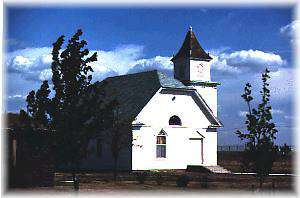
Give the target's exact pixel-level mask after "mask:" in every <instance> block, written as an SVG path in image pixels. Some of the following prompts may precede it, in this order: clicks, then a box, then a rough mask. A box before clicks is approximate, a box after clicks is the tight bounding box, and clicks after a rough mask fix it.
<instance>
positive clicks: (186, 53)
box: [171, 26, 212, 62]
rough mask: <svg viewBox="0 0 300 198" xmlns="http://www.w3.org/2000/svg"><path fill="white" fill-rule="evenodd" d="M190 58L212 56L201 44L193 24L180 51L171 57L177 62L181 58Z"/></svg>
mask: <svg viewBox="0 0 300 198" xmlns="http://www.w3.org/2000/svg"><path fill="white" fill-rule="evenodd" d="M184 58H190V59H197V60H207V61H209V60H211V59H212V58H211V57H210V56H209V54H208V53H206V52H205V51H204V50H203V48H202V47H201V45H200V44H199V42H198V40H197V38H196V36H195V34H194V32H193V29H192V26H190V28H189V31H188V32H187V33H186V36H185V39H184V41H183V44H182V46H181V48H180V50H179V51H178V53H177V54H176V55H175V56H174V57H173V58H172V59H171V61H172V62H175V61H176V60H179V59H184Z"/></svg>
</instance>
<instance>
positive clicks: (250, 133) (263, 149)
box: [236, 69, 278, 188]
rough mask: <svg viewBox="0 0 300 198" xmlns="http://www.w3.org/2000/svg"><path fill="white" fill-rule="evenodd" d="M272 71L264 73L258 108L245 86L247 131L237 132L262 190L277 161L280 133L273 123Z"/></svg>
mask: <svg viewBox="0 0 300 198" xmlns="http://www.w3.org/2000/svg"><path fill="white" fill-rule="evenodd" d="M269 73H270V71H269V70H268V69H266V70H265V72H264V73H262V83H263V87H262V90H261V91H260V94H261V97H262V98H261V99H262V101H261V103H260V104H259V105H258V107H257V108H252V106H251V101H252V100H253V97H252V96H251V92H252V90H251V89H252V87H251V85H250V84H249V83H247V84H246V86H245V91H244V94H242V98H243V99H244V100H245V102H246V103H247V106H248V111H249V112H248V113H247V114H246V117H247V118H246V121H245V124H246V126H247V131H245V132H242V131H240V130H237V131H236V134H237V135H238V137H239V138H240V139H241V140H245V141H246V149H245V157H246V158H247V160H245V161H248V162H250V163H249V164H250V167H251V168H252V170H254V171H255V172H256V176H257V177H258V179H259V183H260V188H261V187H262V184H263V182H264V179H265V177H266V176H268V174H269V173H270V172H271V169H272V166H273V162H274V161H275V159H276V154H277V150H276V148H277V146H276V145H275V143H274V140H275V139H276V136H275V135H276V133H277V132H278V131H277V129H276V126H275V124H274V123H273V122H272V107H271V105H270V90H269V83H268V79H269V78H270V76H269Z"/></svg>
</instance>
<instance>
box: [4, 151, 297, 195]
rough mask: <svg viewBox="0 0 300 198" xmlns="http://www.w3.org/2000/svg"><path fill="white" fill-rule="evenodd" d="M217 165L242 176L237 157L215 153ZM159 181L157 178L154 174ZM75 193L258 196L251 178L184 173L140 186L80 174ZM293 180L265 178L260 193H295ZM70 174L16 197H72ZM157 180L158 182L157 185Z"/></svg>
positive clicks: (287, 162) (105, 175)
mask: <svg viewBox="0 0 300 198" xmlns="http://www.w3.org/2000/svg"><path fill="white" fill-rule="evenodd" d="M218 164H219V165H221V166H223V167H225V168H227V169H228V170H230V171H232V172H242V170H241V166H240V153H238V152H237V153H234V152H230V153H228V152H227V153H226V152H224V153H218ZM158 172H159V173H160V175H161V177H160V178H159V179H158V178H157V173H158ZM272 172H273V173H293V172H294V171H293V161H292V159H291V158H288V159H278V160H277V161H276V162H275V163H274V167H273V170H272ZM77 175H78V176H79V178H80V187H79V191H78V192H79V193H99V192H105V193H118V192H121V193H122V192H125V191H126V192H150V193H152V192H175V193H176V192H196V193H197V192H208V193H211V192H213V193H218V192H219V193H223V192H237V193H239V192H246V193H253V192H258V186H259V183H258V181H257V178H255V177H254V176H253V175H234V174H213V173H199V172H186V171H185V170H165V171H148V172H147V176H146V177H145V182H144V183H143V184H141V183H139V182H138V179H137V172H121V173H119V174H118V181H116V182H115V181H114V180H113V173H112V172H97V173H96V172H82V173H78V174H77ZM181 175H187V176H188V177H189V180H190V181H189V183H188V185H187V187H178V186H177V184H176V180H177V179H178V177H179V176H181ZM295 179H296V177H295V176H269V177H267V179H266V181H265V182H264V184H263V191H264V192H271V193H274V192H287V193H295V186H294V185H295ZM71 180H72V177H71V174H70V173H64V172H56V173H55V181H54V186H52V187H29V188H15V189H11V190H10V191H9V192H16V193H26V192H27V193H28V192H29V193H39V194H40V193H45V194H48V193H49V191H51V192H52V191H53V192H55V193H74V189H73V183H72V181H71ZM157 180H159V181H161V182H160V183H159V184H158V183H157Z"/></svg>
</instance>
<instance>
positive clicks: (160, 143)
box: [156, 130, 167, 158]
mask: <svg viewBox="0 0 300 198" xmlns="http://www.w3.org/2000/svg"><path fill="white" fill-rule="evenodd" d="M166 143H167V142H166V134H165V133H164V131H163V130H162V131H161V132H160V133H159V134H158V135H157V137H156V157H157V158H166Z"/></svg>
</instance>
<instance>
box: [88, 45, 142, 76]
mask: <svg viewBox="0 0 300 198" xmlns="http://www.w3.org/2000/svg"><path fill="white" fill-rule="evenodd" d="M91 52H92V53H94V52H97V54H98V61H96V62H93V63H92V65H93V68H94V70H95V71H99V72H105V71H115V72H117V73H118V74H126V73H127V72H128V70H129V69H131V68H132V67H134V66H135V64H136V62H137V61H138V59H139V58H140V57H141V56H142V55H143V47H142V46H137V45H123V46H119V47H117V48H116V49H114V50H112V51H103V50H95V51H91ZM105 68H106V69H105Z"/></svg>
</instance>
